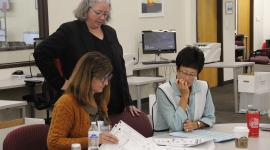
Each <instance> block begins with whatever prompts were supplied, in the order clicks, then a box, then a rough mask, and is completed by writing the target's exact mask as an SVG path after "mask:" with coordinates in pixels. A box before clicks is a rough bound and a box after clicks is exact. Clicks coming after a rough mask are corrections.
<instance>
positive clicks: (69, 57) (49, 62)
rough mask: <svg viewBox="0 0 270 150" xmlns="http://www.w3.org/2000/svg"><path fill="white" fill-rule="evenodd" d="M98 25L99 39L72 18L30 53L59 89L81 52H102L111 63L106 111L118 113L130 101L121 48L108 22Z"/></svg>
mask: <svg viewBox="0 0 270 150" xmlns="http://www.w3.org/2000/svg"><path fill="white" fill-rule="evenodd" d="M101 28H102V31H103V33H104V39H103V40H100V39H98V38H97V37H95V36H94V35H92V34H91V33H90V32H89V31H88V28H87V25H86V23H85V22H82V21H79V20H75V21H72V22H68V23H64V24H62V25H61V26H60V27H59V28H58V29H57V31H56V32H54V33H53V34H52V35H50V36H49V37H48V38H47V39H46V40H44V41H43V42H42V43H40V44H39V45H38V46H37V47H36V48H35V51H34V57H35V61H36V64H37V66H38V67H39V69H40V71H41V73H42V74H43V75H44V77H45V79H46V80H47V81H48V82H49V84H50V85H51V86H52V87H53V88H54V89H56V90H57V91H60V90H61V87H62V86H63V84H64V82H65V80H66V79H68V78H69V76H70V75H71V73H72V70H73V68H74V67H75V65H76V63H77V61H78V60H79V58H80V57H81V56H82V55H83V54H85V53H86V52H89V51H98V52H100V53H102V54H104V55H106V56H107V57H108V58H109V59H110V60H111V62H112V65H113V77H112V80H111V98H110V102H109V105H108V111H109V114H114V113H120V112H122V111H123V110H124V108H125V106H129V105H132V100H131V97H130V94H129V88H128V84H127V77H126V68H125V62H124V59H123V49H122V46H121V45H120V43H119V41H118V39H117V35H116V32H115V30H114V29H113V28H111V27H110V26H108V25H103V26H102V27H101ZM56 58H59V59H60V62H61V65H62V71H63V77H62V76H61V75H60V74H59V72H58V71H57V69H56V66H55V64H54V60H55V59H56Z"/></svg>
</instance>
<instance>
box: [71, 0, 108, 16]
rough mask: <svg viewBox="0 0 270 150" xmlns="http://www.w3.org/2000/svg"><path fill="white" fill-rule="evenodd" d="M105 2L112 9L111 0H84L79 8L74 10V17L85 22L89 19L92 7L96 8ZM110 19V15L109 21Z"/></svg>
mask: <svg viewBox="0 0 270 150" xmlns="http://www.w3.org/2000/svg"><path fill="white" fill-rule="evenodd" d="M101 2H105V3H108V4H109V6H110V7H111V1H110V0H82V1H81V2H80V4H79V6H78V7H77V8H76V9H75V10H74V16H75V17H76V18H77V19H79V20H81V21H85V20H86V18H87V13H88V10H89V9H90V8H92V7H94V6H95V5H96V4H97V3H101ZM109 19H110V14H109V15H108V16H107V19H106V20H107V21H109Z"/></svg>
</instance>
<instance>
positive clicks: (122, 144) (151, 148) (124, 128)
mask: <svg viewBox="0 0 270 150" xmlns="http://www.w3.org/2000/svg"><path fill="white" fill-rule="evenodd" d="M111 133H112V134H113V135H115V136H116V137H117V138H118V140H119V142H118V144H102V145H101V146H100V148H99V149H100V150H162V148H160V147H159V146H157V144H155V143H154V142H153V141H152V140H151V139H147V138H145V137H144V136H142V135H141V134H140V133H138V132H137V131H136V130H134V129H133V128H131V127H130V126H129V125H127V124H126V123H124V122H123V121H120V122H119V123H118V124H116V125H115V126H114V127H113V128H112V130H111Z"/></svg>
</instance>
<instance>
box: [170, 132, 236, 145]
mask: <svg viewBox="0 0 270 150" xmlns="http://www.w3.org/2000/svg"><path fill="white" fill-rule="evenodd" d="M170 135H171V136H174V137H182V138H206V139H213V140H214V142H215V143H219V142H225V141H230V140H233V139H234V135H233V134H231V133H225V132H217V131H209V130H194V131H192V132H183V131H179V132H171V133H170Z"/></svg>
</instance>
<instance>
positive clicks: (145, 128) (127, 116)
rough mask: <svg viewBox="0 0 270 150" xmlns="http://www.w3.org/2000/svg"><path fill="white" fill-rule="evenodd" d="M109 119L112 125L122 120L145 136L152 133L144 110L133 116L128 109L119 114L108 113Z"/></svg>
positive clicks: (149, 135)
mask: <svg viewBox="0 0 270 150" xmlns="http://www.w3.org/2000/svg"><path fill="white" fill-rule="evenodd" d="M109 119H110V122H111V125H112V126H114V125H115V124H116V123H118V122H119V121H120V120H122V121H124V122H125V123H126V124H128V125H129V126H131V127H132V128H133V129H135V130H136V131H137V132H139V133H140V134H142V135H143V136H145V137H151V136H152V135H153V128H152V126H151V123H150V120H149V119H148V117H147V115H146V114H145V113H144V112H141V113H140V115H139V116H134V117H133V116H132V115H131V113H130V112H129V111H124V112H122V113H121V114H115V115H110V116H109Z"/></svg>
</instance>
